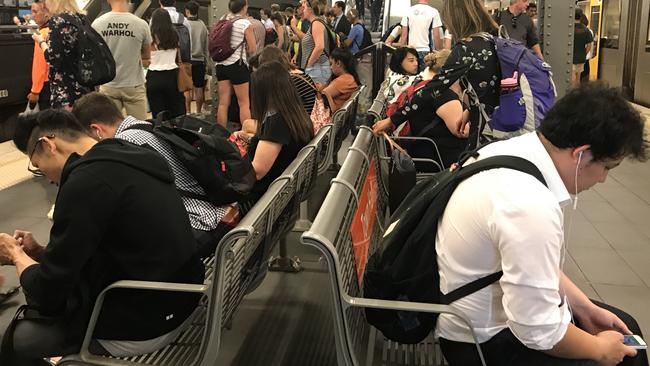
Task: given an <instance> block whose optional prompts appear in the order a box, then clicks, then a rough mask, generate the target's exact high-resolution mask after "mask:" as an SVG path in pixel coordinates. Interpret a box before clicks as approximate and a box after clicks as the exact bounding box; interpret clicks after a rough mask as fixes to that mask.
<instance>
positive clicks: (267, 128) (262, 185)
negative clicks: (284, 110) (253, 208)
mask: <svg viewBox="0 0 650 366" xmlns="http://www.w3.org/2000/svg"><path fill="white" fill-rule="evenodd" d="M260 140H264V141H269V142H275V143H278V144H281V145H282V150H280V153H279V154H278V157H277V158H276V159H275V162H273V166H272V167H271V169H270V170H269V172H268V173H266V175H265V176H264V178H262V179H260V180H258V181H257V182H256V183H255V186H254V187H253V193H256V194H258V195H260V196H261V195H262V194H263V193H264V192H266V190H267V189H268V188H269V186H270V185H271V183H273V181H274V180H275V179H276V178H277V177H279V176H280V175H281V174H282V172H284V170H285V169H286V168H287V167H288V166H289V164H291V162H292V161H293V160H294V159H295V158H296V156H297V155H298V152H299V151H300V149H302V148H303V147H304V146H305V145H306V143H302V142H299V141H297V140H296V139H294V138H293V136H291V131H290V130H289V126H288V125H287V123H286V122H285V120H284V118H282V115H280V113H275V114H272V115H269V116H267V117H266V118H265V119H264V122H262V129H261V132H260V134H259V136H255V137H253V138H252V139H251V143H250V145H249V147H248V154H249V156H250V157H251V160H253V159H254V158H255V150H257V144H258V143H259V142H260Z"/></svg>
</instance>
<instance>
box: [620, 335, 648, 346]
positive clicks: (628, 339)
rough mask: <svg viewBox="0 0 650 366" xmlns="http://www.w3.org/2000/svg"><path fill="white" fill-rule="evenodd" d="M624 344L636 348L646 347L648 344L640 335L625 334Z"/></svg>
mask: <svg viewBox="0 0 650 366" xmlns="http://www.w3.org/2000/svg"><path fill="white" fill-rule="evenodd" d="M623 344H625V345H626V346H630V347H632V348H636V349H646V348H648V346H647V345H646V343H645V341H644V340H643V339H642V338H641V337H639V336H638V335H625V336H623Z"/></svg>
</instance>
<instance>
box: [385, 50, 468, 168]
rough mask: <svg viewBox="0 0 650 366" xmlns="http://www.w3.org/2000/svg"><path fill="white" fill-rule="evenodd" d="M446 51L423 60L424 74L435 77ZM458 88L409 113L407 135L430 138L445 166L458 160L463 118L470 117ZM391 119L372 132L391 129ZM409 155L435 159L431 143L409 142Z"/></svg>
mask: <svg viewBox="0 0 650 366" xmlns="http://www.w3.org/2000/svg"><path fill="white" fill-rule="evenodd" d="M448 56H449V51H446V50H443V51H434V52H433V53H430V54H428V55H427V56H426V57H425V58H424V62H425V64H426V66H427V69H426V70H425V71H423V74H428V75H423V76H425V80H426V76H432V77H435V76H436V75H437V74H438V73H439V72H440V69H441V67H442V65H444V64H445V62H446V61H447V57H448ZM460 92H461V90H460V85H459V84H458V83H457V82H456V83H454V84H453V85H452V86H451V87H450V88H445V89H444V90H442V91H441V92H440V95H439V96H438V97H437V98H434V99H433V101H432V103H425V104H422V105H421V106H420V107H419V108H417V110H416V111H415V112H414V113H412V114H411V116H410V119H409V126H410V133H409V135H410V136H418V137H429V138H431V139H433V140H434V142H435V143H436V145H437V147H438V151H439V152H440V157H441V158H442V164H443V165H444V167H449V166H450V165H451V164H453V163H455V162H456V161H458V158H459V156H460V154H462V153H463V151H465V148H466V147H467V134H468V133H469V128H468V127H469V126H466V127H464V128H463V129H462V130H461V125H462V122H463V119H465V120H467V119H468V118H469V112H468V111H463V105H462V103H461V100H460V98H459V94H460ZM391 120H392V116H391V117H390V118H387V119H385V120H382V121H379V122H377V123H376V124H375V125H374V126H373V129H374V130H375V131H376V132H379V131H384V130H386V129H390V128H392V127H397V126H393V122H392V121H391ZM407 150H408V153H409V154H410V155H411V156H412V157H414V158H429V159H431V158H433V159H434V160H436V161H437V160H438V159H437V156H436V152H435V151H433V148H432V146H431V144H427V143H420V142H415V143H410V144H408V146H407ZM426 168H428V167H424V166H423V167H418V169H419V170H421V171H422V170H426Z"/></svg>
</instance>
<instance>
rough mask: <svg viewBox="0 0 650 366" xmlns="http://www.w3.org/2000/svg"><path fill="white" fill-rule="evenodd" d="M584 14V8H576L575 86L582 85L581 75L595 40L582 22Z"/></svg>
mask: <svg viewBox="0 0 650 366" xmlns="http://www.w3.org/2000/svg"><path fill="white" fill-rule="evenodd" d="M583 16H584V13H583V12H582V9H580V8H576V11H575V28H574V31H573V70H572V71H571V84H572V86H573V87H574V88H577V87H579V86H580V76H581V75H582V73H583V72H584V71H585V64H586V63H587V62H588V60H587V55H588V54H589V52H590V51H591V45H592V42H593V41H594V36H593V35H592V34H591V30H590V29H589V28H587V26H586V25H584V24H582V17H583Z"/></svg>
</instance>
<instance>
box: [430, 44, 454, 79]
mask: <svg viewBox="0 0 650 366" xmlns="http://www.w3.org/2000/svg"><path fill="white" fill-rule="evenodd" d="M450 54H451V51H450V50H440V51H433V52H431V53H430V54H428V55H426V56H424V64H425V65H427V67H428V68H429V70H431V71H433V72H435V73H436V74H437V73H439V72H440V69H442V67H443V66H445V64H446V63H447V58H449V55H450Z"/></svg>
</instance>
